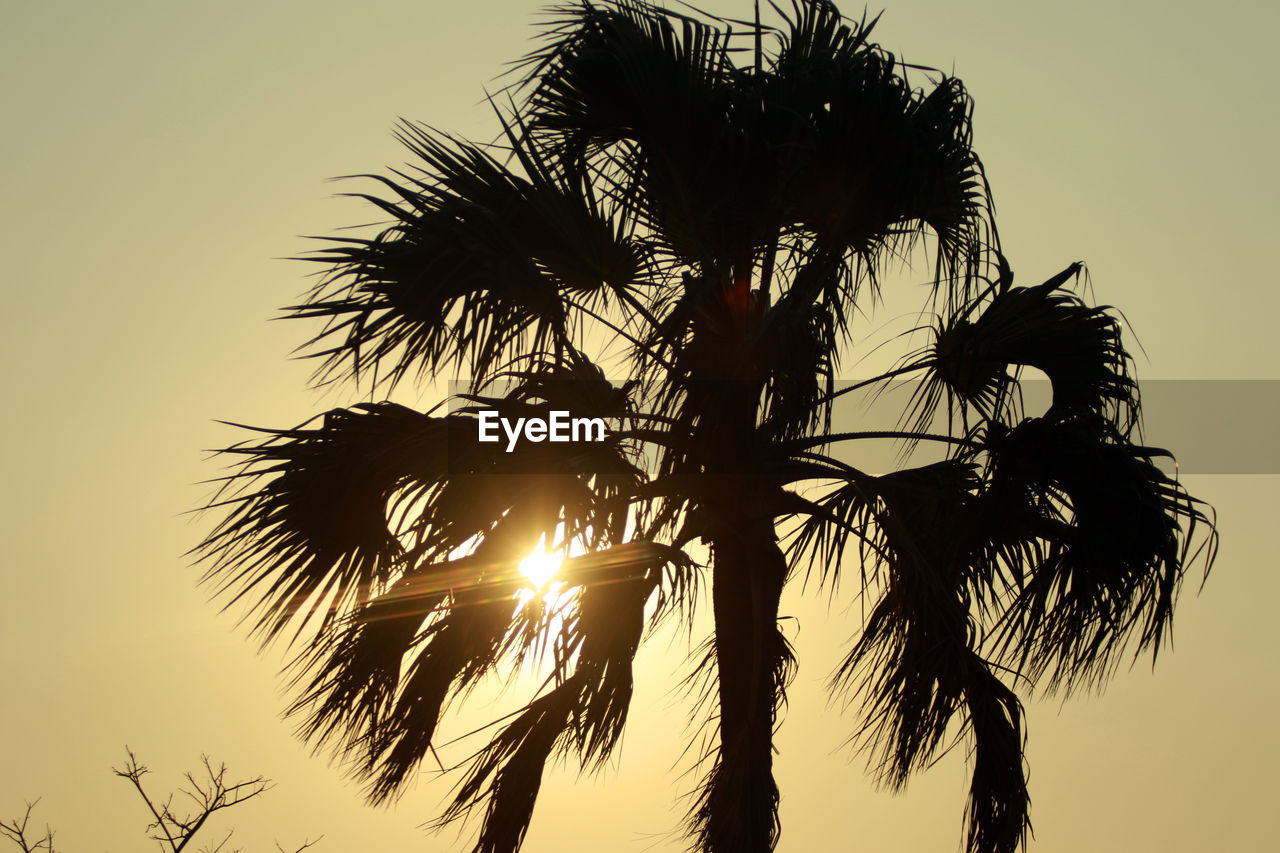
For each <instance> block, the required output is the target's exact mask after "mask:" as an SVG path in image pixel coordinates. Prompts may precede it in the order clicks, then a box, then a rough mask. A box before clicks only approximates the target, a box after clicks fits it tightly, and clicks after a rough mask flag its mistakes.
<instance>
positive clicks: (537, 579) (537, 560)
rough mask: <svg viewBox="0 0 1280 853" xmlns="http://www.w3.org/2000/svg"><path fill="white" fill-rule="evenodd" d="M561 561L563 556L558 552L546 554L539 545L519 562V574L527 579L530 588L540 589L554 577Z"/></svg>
mask: <svg viewBox="0 0 1280 853" xmlns="http://www.w3.org/2000/svg"><path fill="white" fill-rule="evenodd" d="M563 561H564V555H563V554H561V553H560V552H558V551H557V552H553V553H547V551H546V550H544V547H543V546H542V545H539V546H538V547H537V549H535V550H534V552H533V553H532V554H530V555H529V556H527V557H525V558H524V559H523V560H521V561H520V574H522V575H524V576H525V577H526V578H527V579H528V581H529V584H530V585H531V586H533V587H534V588H536V589H542V588H543V587H544V586H546V585H547V584H548V583H550V582H551V579H552V578H553V577H555V575H556V571H557V570H559V568H560V563H562V562H563Z"/></svg>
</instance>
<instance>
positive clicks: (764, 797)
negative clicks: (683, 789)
mask: <svg viewBox="0 0 1280 853" xmlns="http://www.w3.org/2000/svg"><path fill="white" fill-rule="evenodd" d="M712 553H713V557H714V561H715V568H714V571H713V575H712V592H711V594H712V603H713V608H714V612H715V623H716V636H715V650H716V662H717V666H718V674H719V694H720V695H719V698H720V761H719V764H718V766H717V767H716V769H715V771H714V773H713V778H712V779H711V780H710V784H709V787H708V790H707V792H706V793H705V795H704V797H705V798H704V801H703V810H704V812H705V815H704V822H703V839H704V849H705V850H706V851H708V853H767V851H771V850H772V849H773V848H774V845H775V844H776V843H777V835H778V819H777V808H778V788H777V785H776V784H775V783H774V780H773V719H774V708H775V705H776V702H777V699H778V697H779V692H780V690H781V689H782V687H783V685H782V683H781V680H782V664H783V659H784V656H785V653H786V646H785V642H784V641H783V639H782V635H781V633H780V632H779V631H778V622H777V618H778V600H779V597H780V596H781V594H782V584H783V580H784V579H785V576H786V561H785V559H784V558H783V555H782V551H781V549H779V547H778V543H777V539H776V536H775V534H774V530H773V522H772V520H770V519H768V518H763V519H738V520H737V523H735V524H732V525H731V526H729V527H728V528H727V529H724V531H723V533H722V534H720V535H718V536H716V537H714V538H713V540H712Z"/></svg>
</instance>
